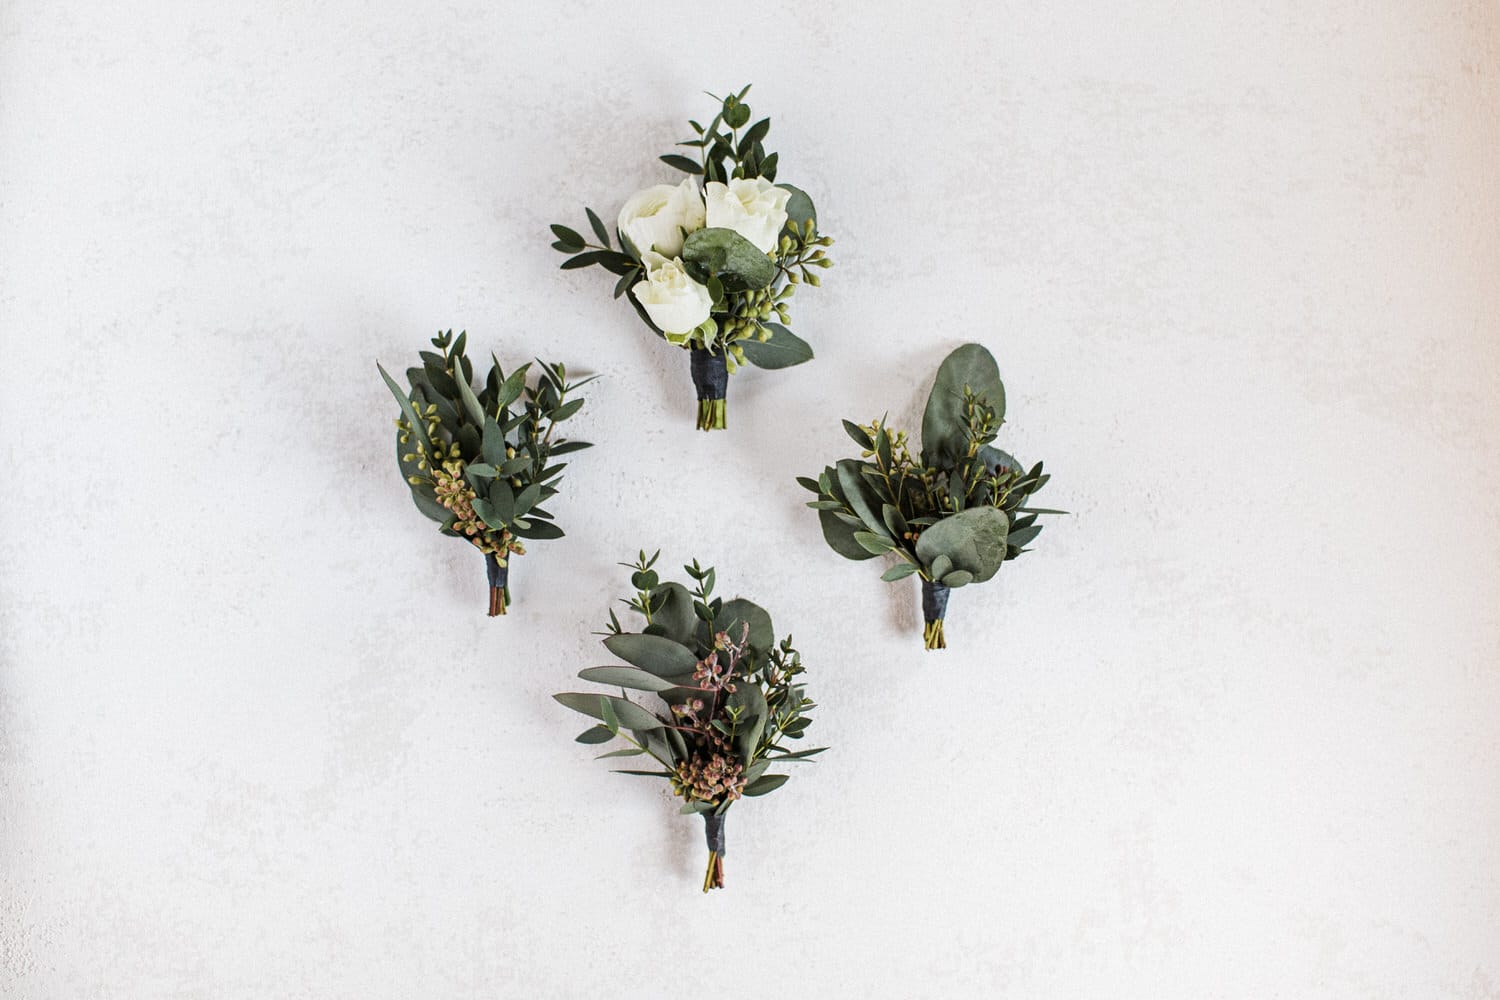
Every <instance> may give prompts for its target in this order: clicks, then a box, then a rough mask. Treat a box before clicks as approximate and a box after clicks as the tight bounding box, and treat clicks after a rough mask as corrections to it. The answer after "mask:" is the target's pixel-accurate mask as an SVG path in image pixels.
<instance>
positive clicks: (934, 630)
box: [922, 618, 948, 649]
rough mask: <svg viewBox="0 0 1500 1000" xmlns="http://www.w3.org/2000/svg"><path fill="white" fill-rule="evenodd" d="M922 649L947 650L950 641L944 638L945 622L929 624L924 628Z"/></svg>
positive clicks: (939, 620)
mask: <svg viewBox="0 0 1500 1000" xmlns="http://www.w3.org/2000/svg"><path fill="white" fill-rule="evenodd" d="M922 648H924V649H947V648H948V640H946V639H944V638H943V620H942V619H941V618H939V619H938V620H937V621H935V622H928V623H927V624H926V625H924V626H922Z"/></svg>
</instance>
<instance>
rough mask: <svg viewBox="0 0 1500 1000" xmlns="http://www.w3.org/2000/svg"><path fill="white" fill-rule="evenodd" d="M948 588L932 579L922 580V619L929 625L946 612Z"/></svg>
mask: <svg viewBox="0 0 1500 1000" xmlns="http://www.w3.org/2000/svg"><path fill="white" fill-rule="evenodd" d="M948 591H949V588H948V587H945V586H943V585H942V584H941V583H937V582H935V581H932V580H923V581H922V620H923V621H924V622H926V623H928V624H929V625H930V624H932V623H933V622H938V621H942V620H943V618H944V617H945V616H946V615H947V614H948Z"/></svg>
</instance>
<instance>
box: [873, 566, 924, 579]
mask: <svg viewBox="0 0 1500 1000" xmlns="http://www.w3.org/2000/svg"><path fill="white" fill-rule="evenodd" d="M916 571H917V567H916V566H915V565H914V564H912V563H909V562H898V563H897V564H896V565H894V566H892V567H891V568H890V569H888V570H886V571H885V572H884V573H882V574H880V578H881V579H882V580H884V581H885V582H886V583H894V582H895V581H897V580H904V579H906V578H907V577H909V576H911V575H912V574H913V573H915V572H916Z"/></svg>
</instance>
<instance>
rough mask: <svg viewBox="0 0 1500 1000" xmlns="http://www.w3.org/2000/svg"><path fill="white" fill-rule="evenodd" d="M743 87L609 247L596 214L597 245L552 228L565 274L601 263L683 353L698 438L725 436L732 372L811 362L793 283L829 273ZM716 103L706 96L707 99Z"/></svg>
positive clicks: (627, 215)
mask: <svg viewBox="0 0 1500 1000" xmlns="http://www.w3.org/2000/svg"><path fill="white" fill-rule="evenodd" d="M749 90H750V88H749V87H745V88H744V89H743V90H741V91H740V92H739V93H737V94H731V95H729V96H728V97H725V98H722V99H721V98H718V97H714V100H715V101H716V102H717V103H718V112H717V114H715V115H714V117H713V119H712V120H711V121H710V122H709V124H708V125H707V127H705V126H703V125H701V124H699V123H698V122H696V121H690V122H688V124H689V125H690V126H691V127H692V129H693V133H694V137H693V138H691V139H687V140H685V141H683V142H681V143H679V145H681V146H683V147H686V148H688V149H691V150H696V154H695V156H684V155H682V154H680V153H668V154H666V155H665V156H662V157H661V159H662V161H663V162H665V163H666V164H667V165H668V166H671V167H674V168H676V169H678V170H681V171H683V172H684V173H686V174H689V175H690V176H689V177H688V178H687V179H686V180H684V181H682V182H681V183H680V184H656V185H653V186H652V187H648V188H646V189H645V190H642V191H638V192H636V194H634V195H632V196H631V197H630V198H629V199H628V200H626V202H625V205H624V207H623V208H621V209H620V213H619V217H618V218H617V220H616V226H615V240H616V244H611V242H610V233H609V230H608V229H607V228H606V227H605V225H604V222H603V221H602V220H601V219H600V218H599V216H598V215H597V214H595V212H594V210H593V209H587V210H586V213H587V215H588V220H589V227H590V228H591V229H592V230H593V235H594V237H595V238H596V239H597V240H598V242H597V243H595V242H590V240H589V239H587V238H586V237H584V236H583V235H581V234H580V233H579V232H578V231H577V230H574V229H570V228H568V227H567V226H562V225H555V226H553V227H552V235H553V236H555V237H556V241H555V242H554V243H553V244H552V246H553V249H555V250H558V251H560V252H562V253H565V254H567V255H568V259H567V260H566V261H564V262H563V264H562V267H563V269H564V270H570V269H573V268H580V267H589V266H591V265H595V264H597V265H599V266H600V267H603V268H604V269H605V270H606V271H609V272H610V273H611V274H615V275H618V276H619V281H617V282H616V284H615V298H619V297H621V296H622V295H623V296H625V297H626V299H628V300H629V302H630V304H631V305H632V306H634V307H635V311H636V313H637V314H639V316H640V318H641V320H642V321H643V322H644V323H645V324H646V325H647V326H648V327H650V328H651V329H652V330H653V331H655V332H656V333H657V334H658V335H660V336H661V337H663V338H664V339H665V340H666V341H667V342H668V343H670V344H673V345H674V346H677V347H681V348H683V349H684V350H686V351H688V353H689V355H690V358H691V363H690V366H689V368H690V371H691V374H692V378H693V385H694V386H695V387H696V389H697V393H698V429H699V430H705V431H706V430H718V429H722V428H723V427H724V426H725V405H726V404H725V393H726V391H727V388H728V383H729V373H730V372H732V371H734V370H735V369H736V368H737V367H738V366H740V365H743V364H745V363H746V362H748V363H750V364H752V365H755V366H757V367H760V368H786V367H789V366H791V365H797V364H801V363H802V362H804V361H808V360H810V359H811V358H812V356H813V354H812V348H810V347H808V346H807V343H806V342H805V341H803V340H802V339H801V338H799V337H798V336H796V335H795V334H793V333H792V331H791V330H789V329H787V327H786V324H787V323H788V322H790V315H791V314H790V310H789V305H790V302H789V300H790V299H791V297H792V293H793V292H794V291H795V290H796V288H797V286H798V285H799V284H803V283H805V284H809V285H817V284H818V283H819V278H818V271H819V270H821V269H822V268H826V267H829V266H831V265H832V263H833V262H832V261H831V260H829V259H828V255H827V253H826V248H827V247H829V246H830V245H832V243H833V240H832V239H830V238H829V237H827V236H823V235H820V234H819V232H818V226H817V213H816V212H815V210H814V208H813V203H812V199H811V198H809V197H808V196H807V193H806V192H804V191H802V190H800V189H799V188H795V187H793V186H792V185H790V184H784V183H783V184H777V183H776V176H777V170H778V159H779V157H778V154H776V153H768V152H766V148H765V139H766V135H767V133H768V132H769V131H770V129H771V120H770V119H769V118H762V119H760V120H759V121H757V122H756V123H755V124H753V125H752V124H750V119H751V113H750V105H748V104H746V103H745V94H746V93H747V92H749ZM709 96H713V95H709Z"/></svg>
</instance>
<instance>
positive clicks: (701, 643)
mask: <svg viewBox="0 0 1500 1000" xmlns="http://www.w3.org/2000/svg"><path fill="white" fill-rule="evenodd" d="M657 555H660V553H657ZM656 558H657V557H656V556H652V557H651V558H650V559H647V558H646V553H645V552H641V553H640V556H639V559H638V561H637V562H635V563H633V564H625V563H622V564H621V565H624V566H626V568H627V569H630V570H631V571H632V574H631V578H630V580H631V584H632V585H633V586H634V587H635V588H636V595H635V597H634V598H632V599H629V600H623V603H625V604H626V605H628V606H629V607H630V608H631V609H632V610H633V611H635V612H636V613H638V614H639V615H641V616H642V617H643V618H644V619H645V627H644V628H643V629H642V631H640V632H626V631H625V630H624V629H623V628H621V626H620V622H619V619H618V618H616V617H615V613H614V612H613V611H611V612H610V613H609V625H608V628H607V631H606V632H605V633H603V634H604V635H606V638H605V640H604V645H605V646H606V647H607V648H608V649H609V651H610V652H611V653H613V654H614V655H615V656H617V657H619V658H620V659H622V660H624V661H625V662H626V663H627V664H629V666H619V665H615V666H607V667H589V668H588V669H586V670H583V671H580V672H579V674H578V676H579V677H582V678H583V679H584V680H587V681H595V682H597V683H599V684H606V685H609V686H610V687H616V688H620V689H621V691H620V694H619V696H618V697H617V696H615V695H609V694H579V693H567V694H559V695H556V696H555V697H556V698H557V700H558V701H560V702H562V703H563V704H564V705H566V706H568V707H569V708H571V709H573V710H574V711H577V712H582V713H583V714H584V715H587V716H590V717H591V718H594V719H598V720H599V723H600V724H599V725H597V726H594V727H593V728H591V729H588V730H586V731H584V733H583V734H582V735H580V736H579V737H578V742H579V743H607V742H609V741H610V740H612V739H615V738H619V739H622V740H624V741H625V742H626V743H627V744H629V745H628V746H626V747H623V748H621V749H619V750H614V751H611V752H608V753H605V754H603V757H606V758H618V757H650V758H651V759H652V760H654V761H655V762H656V763H657V764H658V765H660V768H659V769H658V770H650V771H638V770H622V771H620V772H619V773H621V774H636V775H645V776H647V777H655V778H665V779H667V780H668V781H669V782H671V786H672V792H673V794H674V795H677V796H678V797H680V798H681V799H682V800H683V805H682V812H683V813H699V814H701V815H702V816H703V821H704V825H705V835H706V837H707V839H708V871H707V873H706V874H705V875H704V878H703V891H704V892H707V891H708V890H709V889H713V888H722V887H723V885H724V817H725V814H726V813H727V812H728V811H729V807H730V806H731V805H733V804H734V803H735V801H736V800H737V799H739V798H740V797H742V796H747V795H748V796H753V795H764V794H766V793H767V792H770V791H774V790H775V789H777V788H780V787H781V786H782V785H784V784H785V783H786V781H787V776H786V775H784V774H767V773H766V771H767V769H768V768H770V767H771V765H773V764H777V763H781V762H784V761H800V760H806V759H807V758H809V757H812V756H813V755H814V754H817V753H820V752H822V750H824V749H826V748H824V747H816V748H813V749H810V750H796V751H794V750H791V749H789V748H788V747H787V746H786V745H785V744H786V743H787V742H788V741H792V740H798V739H801V738H802V734H803V733H804V732H806V730H807V727H808V726H809V725H810V723H811V720H809V719H808V717H807V712H808V711H809V710H810V709H812V708H813V707H814V706H813V703H812V702H811V701H810V700H809V699H808V698H807V696H806V694H804V693H803V685H802V683H801V681H800V680H799V678H800V677H801V675H802V672H803V667H802V658H801V656H799V655H798V653H797V651H796V650H795V649H794V648H792V639H791V636H787V637H786V638H785V639H783V640H781V641H780V642H779V643H778V642H777V641H776V635H775V632H774V630H773V629H772V626H771V616H770V615H769V614H767V613H766V612H765V610H764V609H762V608H761V607H760V606H759V605H756V604H752V603H751V602H750V601H747V600H743V599H740V598H736V599H735V600H732V601H725V600H722V599H720V598H717V597H713V596H712V595H713V589H714V570H713V567H709V568H707V569H704V568H702V567H700V566H699V565H698V563H697V561H696V560H694V562H693V564H692V565H691V566H686V567H684V569H685V570H686V571H687V574H688V576H689V577H691V578H692V580H693V585H694V586H693V589H692V590H689V589H688V588H687V587H685V586H684V585H682V584H680V583H662V582H660V580H659V578H658V577H657V574H656V572H655V570H653V569H652V568H651V567H652V565H653V564H655V562H656ZM625 688H630V689H631V690H634V691H644V692H648V693H650V694H653V695H655V696H656V698H657V699H659V700H660V702H661V705H660V707H659V708H655V709H653V708H649V707H647V706H645V705H643V704H641V703H640V702H637V701H633V700H631V699H630V698H628V697H626V696H625V691H624V690H623V689H625Z"/></svg>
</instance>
